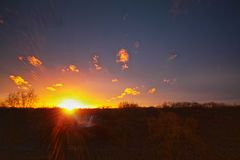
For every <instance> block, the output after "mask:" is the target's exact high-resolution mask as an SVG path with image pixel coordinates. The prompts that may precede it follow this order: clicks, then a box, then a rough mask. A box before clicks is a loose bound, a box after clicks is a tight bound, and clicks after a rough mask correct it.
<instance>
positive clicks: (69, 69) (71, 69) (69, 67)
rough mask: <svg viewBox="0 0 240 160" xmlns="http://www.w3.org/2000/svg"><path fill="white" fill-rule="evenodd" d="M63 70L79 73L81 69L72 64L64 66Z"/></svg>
mask: <svg viewBox="0 0 240 160" xmlns="http://www.w3.org/2000/svg"><path fill="white" fill-rule="evenodd" d="M62 72H77V73H78V72H79V69H78V68H77V66H75V65H73V64H70V65H69V66H67V67H64V68H63V69H62Z"/></svg>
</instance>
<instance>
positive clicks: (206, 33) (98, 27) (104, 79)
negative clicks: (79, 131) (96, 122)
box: [0, 0, 240, 107]
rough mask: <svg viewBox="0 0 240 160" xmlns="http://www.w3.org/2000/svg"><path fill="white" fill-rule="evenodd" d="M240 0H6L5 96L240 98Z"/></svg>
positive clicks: (1, 10)
mask: <svg viewBox="0 0 240 160" xmlns="http://www.w3.org/2000/svg"><path fill="white" fill-rule="evenodd" d="M238 6H239V2H238V1H235V2H233V1H231V2H230V1H214V0H201V1H200V0H192V1H190V0H183V1H182V0H181V1H179V0H165V1H145V2H144V1H135V2H134V1H127V0H123V1H115V2H111V1H108V2H107V1H106V2H105V1H97V0H94V1H81V0H79V1H77V0H69V1H64V0H58V1H57V0H41V1H31V0H25V1H19V0H12V1H9V0H3V1H1V2H0V55H1V57H0V82H1V85H0V101H3V100H4V99H5V98H6V97H7V96H8V94H9V93H11V92H14V91H18V90H30V89H34V90H35V92H36V94H37V95H38V96H39V106H57V105H59V104H61V105H63V106H65V105H67V104H70V105H71V106H72V107H74V106H77V107H79V106H80V107H97V106H116V105H117V104H118V103H120V102H122V101H130V102H135V103H138V104H140V105H145V106H149V105H159V104H161V103H162V102H165V101H174V102H176V101H198V102H207V101H216V102H227V103H228V102H229V103H239V102H240V85H239V82H240V74H239V73H240V63H239V59H240V54H239V51H240V45H239V44H240V39H239V37H240V32H239V28H240V23H239V21H238V19H239V17H240V12H239V8H238Z"/></svg>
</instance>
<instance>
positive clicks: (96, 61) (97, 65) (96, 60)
mask: <svg viewBox="0 0 240 160" xmlns="http://www.w3.org/2000/svg"><path fill="white" fill-rule="evenodd" d="M92 64H93V65H94V67H95V69H96V70H102V66H101V64H100V62H99V56H98V55H93V56H92Z"/></svg>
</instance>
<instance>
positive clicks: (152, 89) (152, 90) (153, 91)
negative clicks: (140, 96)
mask: <svg viewBox="0 0 240 160" xmlns="http://www.w3.org/2000/svg"><path fill="white" fill-rule="evenodd" d="M156 92H157V88H154V87H153V88H150V89H149V90H148V94H154V93H156Z"/></svg>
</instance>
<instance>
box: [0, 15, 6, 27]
mask: <svg viewBox="0 0 240 160" xmlns="http://www.w3.org/2000/svg"><path fill="white" fill-rule="evenodd" d="M4 24H5V21H4V19H3V17H2V16H0V25H4Z"/></svg>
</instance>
